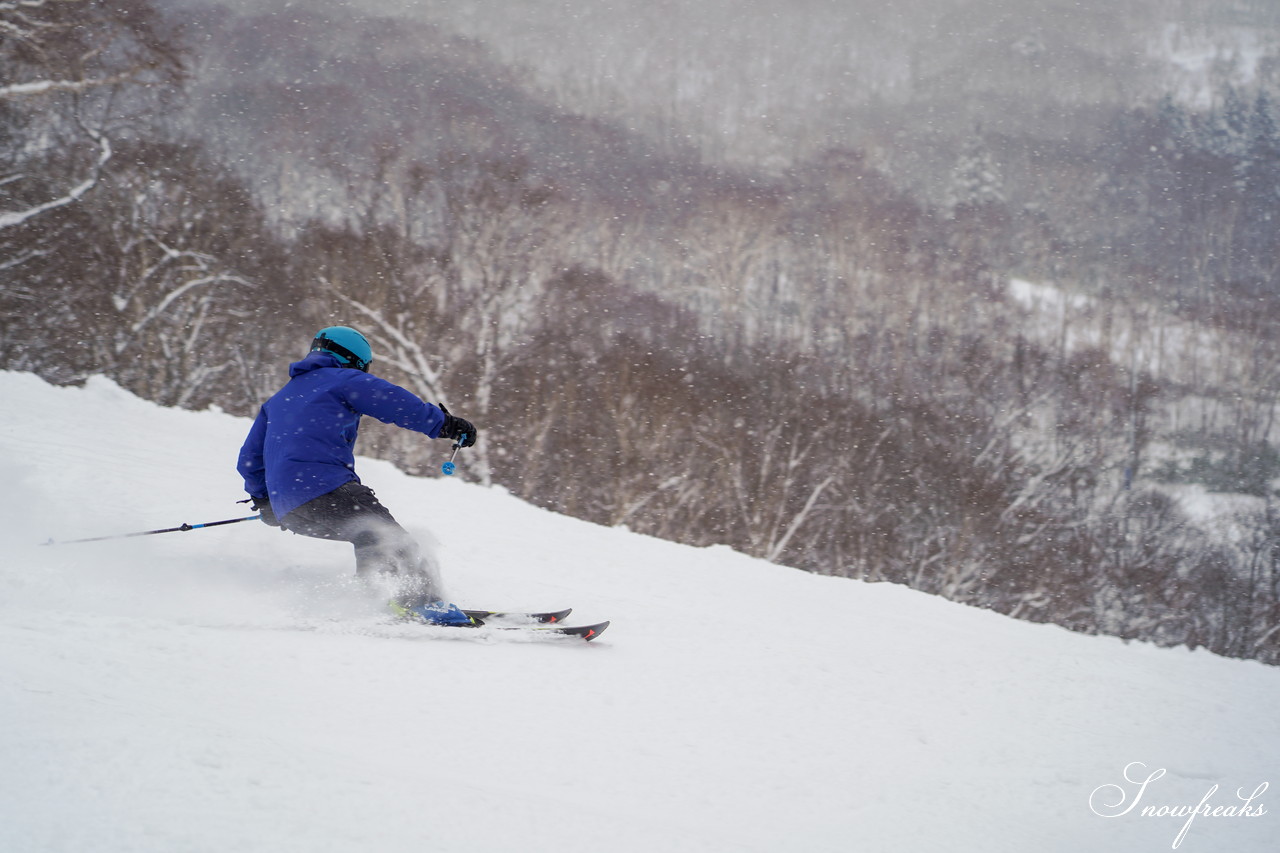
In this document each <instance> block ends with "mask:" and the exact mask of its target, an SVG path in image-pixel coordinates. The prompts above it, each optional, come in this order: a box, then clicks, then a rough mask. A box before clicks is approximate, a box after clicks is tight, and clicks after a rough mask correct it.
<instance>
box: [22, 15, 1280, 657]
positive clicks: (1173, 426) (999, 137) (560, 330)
mask: <svg viewBox="0 0 1280 853" xmlns="http://www.w3.org/2000/svg"><path fill="white" fill-rule="evenodd" d="M1278 95H1280V8H1277V7H1276V5H1275V4H1274V3H1271V2H1261V0H1254V1H1253V2H1250V0H1238V2H1224V3H1213V4H1207V3H1202V2H1170V1H1169V0H1123V2H1100V1H1099V2H1094V0H1088V2H1050V0H1044V2H1020V0H910V2H902V3H897V4H894V6H893V8H892V9H886V8H883V7H882V4H872V3H865V4H857V3H849V2H834V0H832V2H826V1H825V0H793V1H792V2H787V3H781V2H766V0H751V1H750V2H731V1H730V0H708V2H698V3H693V2H644V3H640V2H634V3H633V2H613V3H583V2H578V3H570V2H562V1H561V0H518V2H517V0H505V2H496V0H495V2H489V0H471V2H433V0H427V2H413V3H409V2H403V3H397V2H374V0H364V2H360V3H333V2H330V3H310V2H309V3H305V4H303V3H296V2H247V0H246V2H237V3H203V2H190V0H181V2H178V0H118V2H112V3H104V2H95V0H60V2H53V0H48V2H39V0H37V2H33V3H29V4H24V5H23V6H20V7H12V8H8V7H6V8H3V9H0V157H3V166H0V275H2V276H3V278H0V330H2V332H3V334H2V338H0V366H3V367H5V368H7V369H11V370H28V371H34V372H36V373H39V374H40V375H42V376H44V377H46V378H48V379H51V380H53V381H57V382H66V383H70V382H79V381H82V380H83V379H84V378H85V377H87V376H89V375H94V374H103V375H106V376H109V377H111V378H112V379H114V380H115V381H117V382H119V383H120V384H121V385H123V386H124V387H126V388H128V389H129V390H131V391H133V392H135V393H138V394H140V395H142V396H145V397H147V398H149V399H153V400H156V401H158V402H161V403H163V404H165V405H176V406H185V407H192V408H203V407H207V406H211V405H216V406H219V407H221V408H223V409H226V410H228V411H231V412H234V413H237V414H244V415H248V414H251V413H252V412H253V411H254V410H255V409H256V407H257V405H258V404H259V403H260V402H261V400H262V399H263V398H265V396H267V395H268V394H269V393H271V392H272V391H274V390H275V388H276V387H278V386H279V384H280V383H281V382H282V381H283V379H284V369H285V365H287V363H288V362H289V361H291V360H293V359H296V358H298V357H300V356H301V355H302V353H303V352H304V351H305V349H306V345H307V343H308V341H309V339H310V336H311V335H312V334H313V333H314V331H315V329H317V328H319V327H321V326H323V325H328V324H331V323H345V324H350V325H353V326H356V327H357V328H360V329H361V330H363V331H365V332H366V333H367V334H369V336H370V337H371V339H372V340H373V342H374V348H375V368H374V369H375V370H376V371H377V372H379V373H380V374H382V375H385V376H387V377H388V378H390V379H391V380H393V381H396V382H399V383H400V384H403V385H405V386H406V387H408V388H410V389H411V390H413V391H415V392H417V393H419V394H421V395H423V396H424V397H426V398H427V399H431V400H433V401H440V402H444V403H446V404H447V405H448V406H449V407H450V408H451V409H453V410H454V411H455V412H457V413H459V414H461V415H463V416H465V417H468V418H469V419H472V420H474V421H475V422H476V423H477V425H478V426H479V427H480V428H481V430H482V433H483V438H482V442H481V444H480V445H478V446H477V447H476V448H474V450H473V451H469V455H468V457H467V464H466V465H464V466H462V469H463V470H464V471H465V475H466V476H469V477H472V478H474V479H476V480H478V481H480V482H484V483H487V484H496V485H500V486H502V487H504V488H506V489H509V490H510V491H512V492H513V493H515V494H517V495H519V496H520V497H522V498H525V499H528V500H530V501H532V502H535V503H537V504H539V505H542V506H547V507H550V508H553V509H555V510H557V511H560V512H564V513H568V514H571V515H576V516H579V517H583V518H587V519H590V520H593V521H597V522H600V523H604V524H611V525H625V526H627V527H629V528H631V529H635V530H639V531H642V532H647V533H651V534H653V535H656V536H661V537H665V538H670V539H674V540H677V541H682V542H688V543H693V544H704V545H706V544H715V543H724V544H729V545H732V546H733V547H735V548H739V549H741V550H743V551H745V552H747V553H750V554H753V555H757V556H763V557H766V558H768V559H771V560H774V561H777V562H780V563H784V564H786V565H791V566H795V567H798V568H802V569H806V570H809V571H815V572H821V573H827V574H834V575H845V576H851V577H859V578H865V579H869V580H885V581H893V582H899V583H905V584H909V585H911V586H914V587H916V588H919V589H923V590H926V591H929V592H933V593H936V594H939V595H943V596H946V597H948V598H952V599H955V600H960V601H964V602H967V603H970V604H973V605H975V606H981V607H988V608H992V609H996V610H999V611H1001V612H1004V613H1009V614H1012V615H1015V616H1018V617H1020V618H1025V619H1031V620H1035V621H1051V622H1055V623H1058V624H1061V625H1064V626H1067V627H1070V628H1072V629H1074V630H1080V631H1086V632H1105V633H1111V634H1116V635H1119V636H1123V637H1133V638H1142V639H1147V640H1151V641H1154V642H1158V643H1163V644H1186V645H1190V646H1193V647H1200V646H1204V647H1207V648H1210V649H1212V650H1213V651H1215V652H1218V653H1220V654H1226V655H1232V656H1239V657H1251V658H1258V659H1261V660H1264V661H1267V662H1270V663H1275V662H1277V660H1280V550H1278V549H1280V525H1278V524H1277V519H1276V517H1275V510H1274V506H1273V503H1274V499H1275V488H1276V481H1277V478H1278V477H1280V454H1277V451H1276V444H1275V440H1274V436H1273V434H1272V427H1273V422H1274V417H1275V410H1276V402H1277V401H1276V395H1277V391H1278V388H1277V372H1278V368H1280V352H1278V351H1277V346H1278V345H1277V343H1276V340H1277V336H1276V334H1275V324H1276V318H1277V316H1280V299H1278V297H1280V292H1278V291H1277V286H1276V274H1277V263H1278V262H1280V246H1278V245H1277V244H1278V242H1280V241H1278V240H1277V224H1278V223H1280V130H1278V129H1277V123H1276V122H1277V119H1278V118H1280V109H1278V108H1277V106H1276V98H1277V96H1278ZM361 450H362V452H365V453H372V454H375V455H380V456H383V457H386V458H389V459H392V460H393V461H395V462H396V463H397V464H398V465H400V466H401V467H403V468H405V469H406V470H408V471H410V472H413V473H420V474H429V473H432V472H434V471H435V470H437V469H438V464H439V461H440V460H439V452H438V451H436V450H435V448H433V447H432V446H431V445H430V443H429V442H424V441H422V440H420V437H419V438H414V437H413V436H411V435H408V434H406V433H403V432H400V431H394V430H389V429H383V428H380V427H379V425H377V424H369V425H368V426H366V428H365V437H364V438H363V439H362V448H361ZM209 462H210V464H211V465H216V464H226V465H228V466H230V465H232V464H234V463H233V460H210V461H209ZM238 497H239V496H238V495H229V496H228V503H229V504H230V502H231V501H232V500H234V499H236V498H238ZM104 499H106V500H109V496H104ZM779 604H781V605H785V602H779Z"/></svg>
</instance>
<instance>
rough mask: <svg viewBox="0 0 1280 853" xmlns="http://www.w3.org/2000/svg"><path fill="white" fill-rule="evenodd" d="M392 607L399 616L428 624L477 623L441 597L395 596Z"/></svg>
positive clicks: (455, 625) (468, 625)
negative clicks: (404, 597)
mask: <svg viewBox="0 0 1280 853" xmlns="http://www.w3.org/2000/svg"><path fill="white" fill-rule="evenodd" d="M390 604H391V609H392V610H393V611H394V612H395V613H396V614H397V615H399V616H401V617H403V618H405V619H414V620H416V621H419V622H425V623H426V624H428V625H446V626H448V627H450V628H473V627H475V626H476V625H477V624H479V623H477V622H476V620H474V619H472V618H471V617H470V616H468V615H467V614H466V613H463V612H462V610H461V609H460V608H459V607H458V605H456V604H450V603H448V602H447V601H441V600H440V599H438V598H436V599H423V598H417V599H416V600H414V599H408V600H406V599H402V598H393V599H391V601H390Z"/></svg>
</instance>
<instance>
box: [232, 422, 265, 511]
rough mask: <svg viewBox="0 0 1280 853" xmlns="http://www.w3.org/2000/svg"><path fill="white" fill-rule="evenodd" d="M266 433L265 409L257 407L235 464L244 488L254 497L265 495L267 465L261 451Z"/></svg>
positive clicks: (263, 496)
mask: <svg viewBox="0 0 1280 853" xmlns="http://www.w3.org/2000/svg"><path fill="white" fill-rule="evenodd" d="M266 435H267V412H266V409H259V410H258V417H257V418H256V419H255V420H254V422H253V426H252V427H251V428H250V429H249V435H248V436H246V437H245V440H244V444H243V445H242V446H241V447H240V461H239V463H238V464H237V465H236V468H237V470H239V471H240V475H241V476H242V477H244V490H245V491H246V492H248V493H249V496H250V497H254V498H265V497H267V466H266V461H265V459H264V457H263V453H262V446H263V441H264V439H265V438H266Z"/></svg>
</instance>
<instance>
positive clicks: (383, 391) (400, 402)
mask: <svg viewBox="0 0 1280 853" xmlns="http://www.w3.org/2000/svg"><path fill="white" fill-rule="evenodd" d="M343 394H344V397H345V400H346V403H347V405H348V406H350V407H351V408H352V409H354V410H355V411H357V412H359V413H360V414H362V415H369V416H370V417H373V418H377V419H378V420H380V421H382V422H383V423H384V424H395V425H396V426H398V427H404V428H405V429H411V430H413V431H415V432H420V433H422V434H423V435H426V436H428V437H430V438H439V437H440V429H441V427H443V426H444V412H442V411H440V408H439V407H438V406H434V405H432V404H431V403H428V402H426V401H425V400H423V399H421V398H419V397H418V395H417V394H414V393H413V392H412V391H408V390H406V389H404V388H401V387H400V386H399V385H395V384H393V383H391V382H388V381H387V380H385V379H381V378H379V377H377V376H371V375H369V374H367V373H362V374H358V375H357V376H355V377H354V378H353V379H352V380H351V381H350V382H348V383H347V384H346V385H345V386H344V388H343Z"/></svg>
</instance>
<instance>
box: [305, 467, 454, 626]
mask: <svg viewBox="0 0 1280 853" xmlns="http://www.w3.org/2000/svg"><path fill="white" fill-rule="evenodd" d="M280 526H281V527H283V528H284V529H285V530H288V531H290V532H292V533H297V534H300V535H302V536H311V537H313V538H316V539H334V540H338V541H342V542H350V543H351V544H352V545H353V546H354V547H355V551H356V575H357V576H359V577H361V578H364V579H366V580H370V579H373V578H375V577H377V576H378V575H380V574H381V575H387V574H390V575H395V576H396V578H395V580H396V584H397V586H398V595H399V596H400V597H401V598H406V599H409V600H414V601H416V600H418V599H432V598H434V597H435V595H434V593H435V590H434V582H433V574H432V572H431V570H430V567H429V566H428V564H427V561H426V559H425V558H424V557H423V555H422V551H421V549H420V548H419V547H418V543H417V542H416V541H414V539H413V537H412V536H410V535H409V532H408V531H407V530H405V529H404V528H403V527H401V526H400V524H399V522H397V521H396V520H395V518H393V517H392V515H391V512H390V510H388V509H387V508H386V507H385V506H383V505H382V503H381V502H380V501H379V500H378V497H377V495H375V494H374V493H373V489H371V488H369V487H368V486H366V485H364V484H362V483H358V482H356V481H355V480H351V481H349V482H347V483H344V484H342V485H341V486H339V487H338V488H336V489H334V490H333V491H332V492H329V493H328V494H324V495H321V496H320V497H318V498H314V499H312V500H310V501H308V502H307V503H305V504H303V505H302V506H300V507H298V508H297V509H294V510H292V511H291V512H289V514H288V515H286V516H285V517H284V518H282V519H280Z"/></svg>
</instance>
